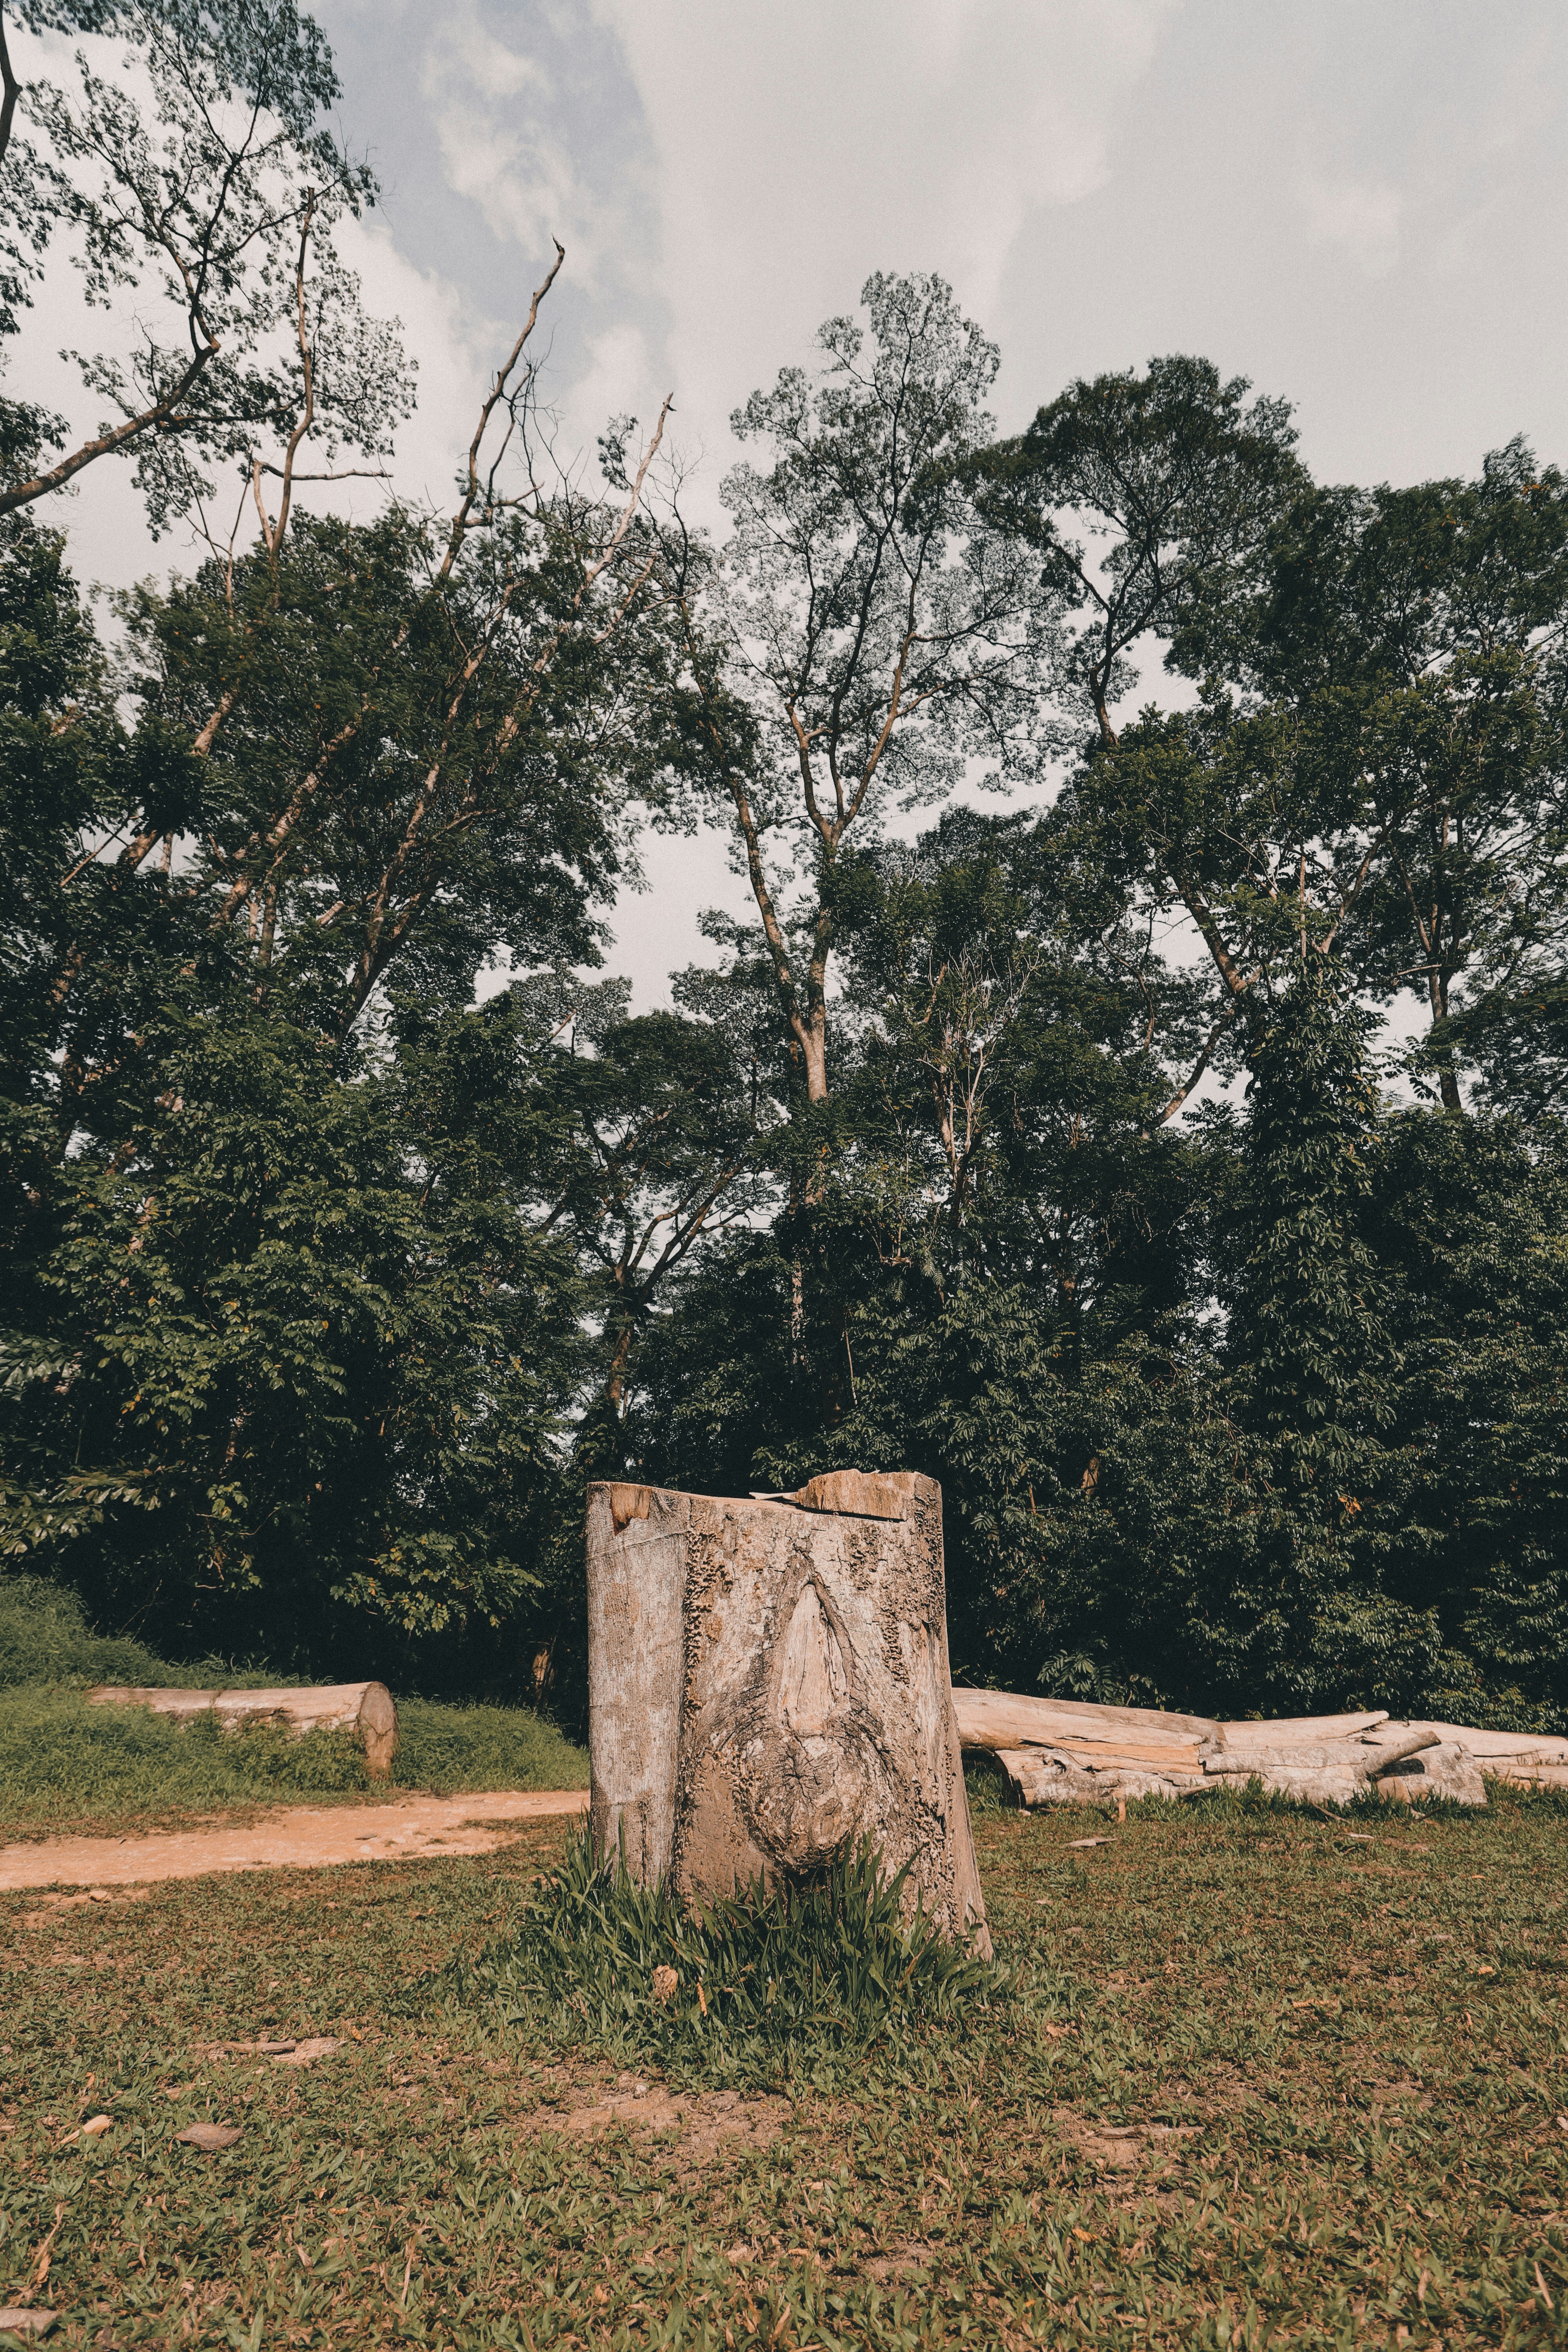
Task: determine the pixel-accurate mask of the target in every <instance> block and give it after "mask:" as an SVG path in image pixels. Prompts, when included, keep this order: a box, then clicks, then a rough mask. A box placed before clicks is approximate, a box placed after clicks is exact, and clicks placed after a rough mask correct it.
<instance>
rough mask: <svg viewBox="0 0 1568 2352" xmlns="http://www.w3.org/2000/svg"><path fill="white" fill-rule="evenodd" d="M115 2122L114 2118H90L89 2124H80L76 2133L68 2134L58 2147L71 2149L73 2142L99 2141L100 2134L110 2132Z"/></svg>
mask: <svg viewBox="0 0 1568 2352" xmlns="http://www.w3.org/2000/svg"><path fill="white" fill-rule="evenodd" d="M113 2121H114V2118H113V2116H89V2118H88V2120H87V2122H86V2123H84V2124H79V2126H77V2128H76V2130H75V2131H73V2132H67V2134H66V2136H65V2137H64V2139H62V2140H60V2141H59V2142H58V2146H59V2147H69V2146H70V2144H71V2142H72V2141H73V2140H78V2139H97V2138H98V2137H99V2136H100V2133H102V2132H106V2131H108V2130H109V2128H110V2125H111V2124H112V2123H113Z"/></svg>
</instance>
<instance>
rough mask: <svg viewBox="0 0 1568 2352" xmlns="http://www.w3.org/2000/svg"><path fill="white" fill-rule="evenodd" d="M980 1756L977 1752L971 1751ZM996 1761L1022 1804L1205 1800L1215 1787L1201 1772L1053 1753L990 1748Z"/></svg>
mask: <svg viewBox="0 0 1568 2352" xmlns="http://www.w3.org/2000/svg"><path fill="white" fill-rule="evenodd" d="M973 1752H980V1751H973ZM985 1752H987V1753H989V1754H990V1755H992V1756H994V1758H995V1759H996V1761H997V1763H998V1764H1000V1766H1001V1767H1002V1769H1003V1770H1004V1771H1005V1773H1006V1775H1007V1778H1008V1779H1009V1780H1011V1781H1012V1783H1013V1786H1014V1787H1015V1788H1016V1790H1017V1791H1018V1795H1019V1797H1020V1799H1021V1800H1022V1801H1023V1803H1024V1804H1026V1806H1029V1807H1030V1808H1033V1807H1035V1806H1037V1805H1104V1804H1109V1803H1110V1802H1111V1801H1113V1800H1115V1799H1118V1798H1120V1799H1121V1800H1123V1801H1125V1800H1126V1799H1127V1798H1130V1797H1206V1796H1212V1795H1213V1793H1214V1791H1215V1790H1216V1789H1217V1788H1218V1787H1219V1785H1220V1784H1219V1782H1218V1781H1217V1780H1205V1778H1204V1776H1203V1774H1202V1773H1201V1772H1184V1771H1180V1770H1178V1769H1174V1768H1173V1769H1171V1770H1169V1771H1158V1770H1152V1769H1150V1768H1149V1767H1148V1766H1147V1765H1143V1764H1138V1763H1133V1762H1131V1761H1129V1762H1125V1763H1123V1762H1105V1763H1101V1764H1099V1765H1086V1764H1084V1763H1083V1762H1082V1760H1081V1759H1079V1758H1078V1757H1075V1756H1072V1755H1069V1754H1068V1753H1067V1752H1066V1751H1064V1750H1061V1749H1058V1748H991V1749H989V1750H987V1751H985Z"/></svg>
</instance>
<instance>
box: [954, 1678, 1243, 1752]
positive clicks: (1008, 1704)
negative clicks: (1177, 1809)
mask: <svg viewBox="0 0 1568 2352" xmlns="http://www.w3.org/2000/svg"><path fill="white" fill-rule="evenodd" d="M952 1705H953V1712H954V1714H955V1715H956V1717H957V1719H958V1736H959V1738H960V1739H961V1740H962V1742H963V1746H964V1747H965V1748H991V1749H993V1750H994V1749H995V1748H998V1747H1002V1748H1031V1747H1032V1748H1055V1747H1058V1746H1059V1745H1061V1744H1062V1743H1063V1742H1064V1741H1066V1742H1067V1743H1068V1744H1072V1743H1074V1742H1079V1741H1084V1740H1088V1741H1091V1742H1093V1743H1094V1744H1095V1745H1096V1746H1098V1747H1101V1748H1108V1747H1113V1748H1117V1749H1118V1750H1119V1751H1120V1750H1121V1749H1123V1748H1126V1747H1128V1746H1129V1745H1131V1747H1133V1748H1144V1747H1149V1748H1161V1749H1164V1748H1171V1747H1175V1748H1193V1747H1195V1746H1197V1745H1201V1743H1202V1742H1204V1741H1205V1740H1217V1739H1218V1738H1220V1736H1221V1727H1220V1726H1219V1725H1218V1724H1217V1723H1213V1722H1211V1721H1210V1720H1209V1718H1208V1717H1206V1716H1202V1715H1166V1714H1163V1712H1162V1711H1161V1710H1160V1709H1158V1708H1156V1707H1150V1706H1095V1705H1093V1704H1092V1703H1091V1702H1089V1700H1087V1699H1069V1698H1026V1697H1023V1696H1019V1695H1018V1694H1017V1693H1016V1692H1013V1691H988V1690H965V1689H963V1688H961V1687H956V1688H955V1689H954V1691H953V1694H952Z"/></svg>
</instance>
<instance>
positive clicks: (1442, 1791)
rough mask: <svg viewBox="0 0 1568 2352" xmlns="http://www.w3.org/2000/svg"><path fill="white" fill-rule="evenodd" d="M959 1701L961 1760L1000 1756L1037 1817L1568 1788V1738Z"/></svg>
mask: <svg viewBox="0 0 1568 2352" xmlns="http://www.w3.org/2000/svg"><path fill="white" fill-rule="evenodd" d="M952 1700H953V1711H954V1714H955V1717H956V1718H957V1723H958V1734H959V1738H960V1741H961V1743H962V1745H963V1748H965V1749H966V1750H968V1751H970V1752H972V1753H975V1752H978V1753H983V1754H987V1755H990V1756H992V1757H994V1759H995V1760H996V1762H997V1763H998V1764H1000V1765H1001V1767H1002V1769H1003V1770H1004V1771H1005V1773H1006V1774H1007V1776H1008V1778H1009V1780H1011V1781H1012V1782H1013V1784H1014V1786H1015V1787H1016V1789H1017V1790H1018V1792H1019V1795H1020V1797H1021V1798H1022V1800H1023V1801H1024V1803H1025V1804H1026V1805H1046V1804H1085V1803H1088V1804H1094V1803H1101V1804H1103V1803H1106V1802H1110V1801H1115V1800H1117V1799H1119V1798H1120V1799H1123V1800H1125V1799H1126V1798H1129V1797H1149V1796H1164V1797H1197V1796H1203V1795H1205V1794H1209V1793H1212V1792H1213V1790H1215V1789H1218V1788H1224V1787H1225V1786H1226V1784H1227V1782H1228V1783H1229V1784H1230V1785H1232V1786H1235V1785H1236V1784H1237V1783H1238V1782H1245V1781H1248V1780H1259V1781H1261V1783H1262V1784H1263V1786H1264V1787H1265V1788H1266V1789H1269V1790H1275V1791H1276V1792H1277V1793H1278V1794H1279V1795H1281V1796H1287V1797H1295V1798H1298V1799H1300V1801H1303V1802H1305V1803H1310V1804H1344V1803H1346V1802H1348V1801H1349V1800H1350V1799H1351V1798H1352V1797H1356V1796H1361V1795H1364V1794H1365V1793H1366V1792H1367V1791H1368V1790H1371V1791H1373V1792H1374V1793H1376V1794H1378V1795H1381V1796H1384V1797H1390V1798H1394V1799H1395V1800H1398V1801H1402V1802H1405V1803H1414V1802H1417V1801H1419V1800H1420V1799H1421V1798H1423V1797H1429V1796H1441V1797H1449V1798H1452V1799H1453V1800H1454V1801H1456V1802H1458V1803H1459V1804H1463V1805H1484V1804H1485V1803H1486V1801H1487V1799H1486V1780H1485V1776H1486V1775H1487V1774H1488V1773H1490V1774H1491V1775H1492V1776H1493V1777H1494V1778H1497V1779H1500V1780H1515V1781H1519V1782H1521V1783H1523V1784H1527V1785H1530V1786H1533V1787H1536V1788H1568V1739H1562V1738H1554V1737H1550V1736H1548V1735H1546V1734H1543V1733H1534V1732H1511V1731H1480V1730H1477V1729H1474V1728H1472V1727H1469V1726H1468V1725H1464V1724H1453V1723H1396V1722H1394V1720H1392V1718H1391V1717H1389V1715H1388V1714H1387V1712H1386V1710H1384V1709H1382V1708H1373V1709H1370V1710H1367V1711H1364V1712H1363V1713H1360V1714H1353V1715H1321V1716H1298V1717H1281V1718H1279V1719H1277V1720H1275V1721H1273V1722H1259V1723H1253V1722H1248V1723H1225V1722H1220V1721H1217V1720H1211V1719H1209V1718H1208V1717H1204V1716H1194V1715H1174V1714H1172V1715H1164V1714H1162V1713H1160V1712H1159V1711H1158V1710H1156V1709H1153V1708H1149V1707H1126V1706H1092V1705H1090V1704H1089V1703H1088V1702H1086V1701H1080V1700H1068V1699H1045V1698H1029V1697H1026V1696H1021V1695H1019V1694H1016V1693H1014V1692H1010V1691H976V1690H964V1689H962V1688H958V1689H955V1690H954V1692H953V1694H952Z"/></svg>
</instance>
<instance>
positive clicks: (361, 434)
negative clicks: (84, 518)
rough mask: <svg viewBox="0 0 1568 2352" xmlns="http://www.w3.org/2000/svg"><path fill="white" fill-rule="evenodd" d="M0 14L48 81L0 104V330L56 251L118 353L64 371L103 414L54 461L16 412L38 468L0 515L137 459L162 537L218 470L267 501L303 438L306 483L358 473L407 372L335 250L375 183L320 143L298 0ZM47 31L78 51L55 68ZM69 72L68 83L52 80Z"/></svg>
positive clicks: (3, 490)
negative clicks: (311, 444) (105, 317)
mask: <svg viewBox="0 0 1568 2352" xmlns="http://www.w3.org/2000/svg"><path fill="white" fill-rule="evenodd" d="M11 5H12V6H13V8H14V10H15V12H16V17H17V19H18V20H19V23H20V26H21V27H22V30H23V32H24V33H25V34H28V35H32V36H34V37H36V38H35V40H34V41H33V42H31V43H29V44H28V46H29V47H30V48H32V49H33V50H34V53H35V55H36V57H37V62H38V63H39V64H40V65H41V66H43V67H44V68H46V73H44V74H40V75H39V76H38V77H37V78H36V79H31V80H29V81H27V82H26V84H23V83H21V82H20V81H17V80H16V72H15V68H11V70H12V87H10V88H9V89H7V92H6V100H5V132H6V137H5V138H4V139H0V220H4V221H5V224H6V226H5V228H4V229H3V230H0V333H7V334H16V333H17V332H19V331H20V328H21V324H22V320H21V319H20V317H19V315H18V313H19V311H20V310H23V309H25V308H26V304H27V302H28V301H29V300H30V299H31V297H30V294H29V291H28V289H29V287H30V285H31V284H32V283H33V282H35V281H36V279H37V276H38V274H39V272H40V270H41V268H42V266H43V259H44V257H45V254H46V253H47V249H48V247H49V246H50V245H51V243H52V242H53V241H55V240H56V239H57V238H60V237H68V238H69V239H70V241H71V244H72V247H73V258H74V259H75V260H76V262H77V263H78V266H79V268H80V270H81V273H82V280H83V291H84V294H85V296H86V299H87V300H88V302H89V305H91V306H94V307H97V308H100V309H103V310H110V312H116V311H117V310H118V312H119V313H120V314H121V315H120V316H119V317H118V320H117V323H118V324H119V325H120V327H121V335H120V339H119V341H118V343H117V344H110V345H108V346H105V347H103V348H100V350H98V351H96V352H89V353H86V354H78V355H77V356H78V359H79V366H80V370H81V375H82V381H83V384H84V387H85V389H86V390H87V392H88V393H89V394H90V395H91V396H93V397H94V398H95V399H97V400H99V401H100V402H102V403H103V404H105V405H106V407H107V409H108V410H109V411H110V415H109V416H106V417H105V419H104V421H103V422H102V423H101V424H100V426H99V429H98V430H97V431H96V432H94V433H90V434H89V435H88V436H86V437H85V438H83V439H80V440H79V441H77V442H76V443H75V446H67V440H68V436H67V428H66V425H65V423H64V421H63V420H62V419H60V418H58V417H50V416H47V415H45V414H44V413H43V412H42V411H39V410H37V409H33V410H30V411H29V412H28V415H29V418H30V421H31V424H32V425H33V428H34V429H33V433H32V435H31V436H30V439H31V442H32V447H31V449H30V451H29V453H28V454H29V457H30V458H31V461H32V462H30V463H18V462H13V464H12V465H11V467H9V469H8V473H7V476H6V478H5V480H4V481H0V513H5V512H9V511H12V510H14V509H16V508H18V507H24V506H27V505H30V504H32V503H33V502H35V501H36V500H37V499H43V498H47V497H48V496H49V495H50V494H51V493H52V492H54V491H57V490H59V489H61V488H64V487H65V485H66V484H67V483H68V482H70V481H72V480H74V479H75V478H77V477H78V476H79V475H80V474H81V473H82V471H83V470H84V469H85V468H86V467H89V466H93V465H96V464H97V463H99V462H100V460H101V459H103V458H105V457H111V456H115V455H124V456H128V457H132V458H133V459H134V460H135V462H136V469H137V480H138V482H139V484H140V486H141V488H142V490H143V492H144V493H145V495H146V499H147V505H148V513H149V518H150V520H151V521H152V523H153V529H154V531H157V530H162V529H163V528H164V527H165V526H166V525H167V524H168V523H169V522H170V521H171V520H173V519H174V518H175V517H177V516H187V515H195V516H196V517H197V518H198V520H200V521H201V522H202V523H203V524H204V526H205V514H204V512H203V509H204V508H205V504H206V503H207V502H208V501H210V499H212V497H213V496H214V484H213V481H212V479H211V477H210V474H209V473H208V472H207V471H206V470H205V469H206V468H208V467H211V466H213V465H215V464H220V465H222V466H224V467H230V466H236V465H237V467H238V468H239V470H240V473H241V476H242V478H243V480H244V482H245V484H246V492H245V495H249V494H251V493H252V492H254V495H255V496H256V499H257V501H258V504H259V503H260V502H261V499H262V496H263V486H264V482H265V480H266V478H268V477H270V478H277V477H278V476H279V474H280V472H282V471H283V470H284V469H285V468H287V469H288V470H289V471H290V472H291V471H292V469H293V461H294V460H295V459H297V457H298V455H299V449H300V442H301V441H302V439H303V437H304V436H305V434H306V433H307V432H310V433H313V435H314V437H315V446H316V448H317V449H318V450H319V451H321V453H322V454H321V457H318V458H317V460H316V464H317V467H319V466H320V465H321V463H323V462H324V463H325V464H326V465H327V466H328V467H330V468H336V467H337V463H338V457H339V453H340V452H341V451H342V452H348V453H350V454H351V456H353V457H363V459H364V460H365V461H366V462H367V463H368V464H369V465H370V466H371V467H375V466H376V464H377V462H378V461H379V459H380V458H381V457H383V456H384V453H385V451H386V448H387V446H388V435H389V431H390V428H391V425H393V424H394V423H395V421H396V419H397V417H398V416H399V415H401V414H404V413H405V412H406V407H407V404H408V389H407V388H408V384H409V381H410V378H411V375H412V370H411V368H410V367H409V364H408V362H406V361H405V359H404V357H403V353H402V352H401V350H400V349H399V347H398V345H397V342H396V339H395V335H394V334H393V333H392V332H391V331H389V330H388V329H386V328H385V327H384V326H382V325H380V324H378V323H377V322H375V321H374V320H369V319H367V318H366V317H365V315H364V313H363V310H362V308H361V305H360V298H359V286H358V282H357V280H356V278H354V276H353V272H352V271H350V270H349V269H347V268H345V267H344V265H343V264H342V260H341V259H340V258H339V257H338V255H337V254H336V252H335V250H334V247H333V244H332V236H333V231H334V228H335V227H336V226H337V225H338V224H339V223H340V222H341V221H342V218H343V216H344V215H345V214H351V213H357V212H358V211H359V210H360V209H361V208H362V206H363V205H367V204H370V203H372V202H374V194H375V185H374V180H373V179H372V177H371V174H370V173H369V172H368V170H367V169H366V168H365V167H364V166H363V164H356V163H353V162H352V161H351V160H350V159H349V158H348V157H347V156H345V155H344V154H342V152H340V151H339V150H338V148H337V147H336V145H335V144H334V142H333V139H332V136H331V131H330V130H329V129H328V128H326V126H325V123H324V121H323V117H324V116H325V115H326V114H327V113H328V112H329V111H330V110H331V106H332V104H333V102H334V100H336V99H337V97H338V96H339V94H340V93H339V86H338V81H337V77H336V74H335V73H334V71H333V68H332V61H331V50H330V49H329V48H328V47H327V44H326V42H325V40H324V39H323V37H322V36H321V31H320V29H319V27H318V26H316V25H315V24H314V23H313V21H312V20H311V19H310V17H309V16H304V15H302V14H301V13H300V10H299V9H298V7H297V6H296V5H294V0H11ZM3 30H4V27H3V26H0V32H3ZM49 35H57V36H58V35H66V36H70V35H75V36H77V37H79V40H80V41H81V42H83V43H84V44H85V46H81V47H78V48H77V49H76V50H75V52H74V53H73V55H72V56H71V57H70V58H69V60H68V62H66V61H62V60H60V59H59V58H58V42H54V43H51V42H49V41H47V39H46V38H45V37H47V36H49ZM31 61H32V60H31V59H30V58H23V57H21V56H20V54H18V57H17V58H16V67H19V68H21V69H22V70H24V71H25V70H26V67H27V65H28V64H29V63H30V62H31ZM62 62H64V63H66V71H65V79H61V80H57V79H49V78H47V68H49V67H51V66H54V65H57V64H59V63H62ZM7 65H8V68H9V67H10V66H11V60H10V58H9V52H7ZM127 68H129V69H127ZM143 92H144V93H145V95H144V96H143V95H142V94H140V93H143ZM128 311H129V315H125V314H126V313H127V312H128ZM301 361H302V362H303V368H302V373H303V383H302V384H301ZM301 393H302V394H303V397H301ZM51 444H52V445H53V446H54V447H55V448H56V449H58V450H59V451H60V452H61V454H59V455H58V456H57V457H48V456H47V454H45V449H44V447H43V446H40V445H51ZM284 497H285V500H286V499H287V488H285V491H284Z"/></svg>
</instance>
